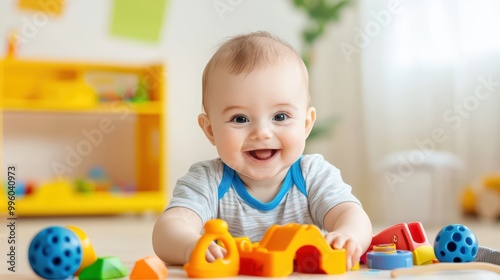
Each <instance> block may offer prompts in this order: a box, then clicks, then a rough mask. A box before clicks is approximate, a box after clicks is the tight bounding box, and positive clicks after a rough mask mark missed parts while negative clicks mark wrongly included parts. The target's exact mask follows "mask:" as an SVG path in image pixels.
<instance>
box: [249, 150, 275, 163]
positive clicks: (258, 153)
mask: <svg viewBox="0 0 500 280" xmlns="http://www.w3.org/2000/svg"><path fill="white" fill-rule="evenodd" d="M277 151H278V150H274V149H262V150H253V151H249V152H248V154H249V155H250V156H251V157H253V158H254V159H257V160H266V159H270V158H272V157H273V156H274V155H275V154H276V152H277Z"/></svg>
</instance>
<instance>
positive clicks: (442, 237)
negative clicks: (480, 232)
mask: <svg viewBox="0 0 500 280" xmlns="http://www.w3.org/2000/svg"><path fill="white" fill-rule="evenodd" d="M477 247H478V243H477V239H476V236H475V235H474V233H473V232H472V231H471V230H470V229H469V228H468V227H466V226H464V225H461V224H451V225H448V226H446V227H444V228H443V229H441V231H440V232H439V233H438V234H437V236H436V239H435V240H434V254H436V258H437V259H438V260H439V261H440V262H473V261H474V260H475V259H476V256H477Z"/></svg>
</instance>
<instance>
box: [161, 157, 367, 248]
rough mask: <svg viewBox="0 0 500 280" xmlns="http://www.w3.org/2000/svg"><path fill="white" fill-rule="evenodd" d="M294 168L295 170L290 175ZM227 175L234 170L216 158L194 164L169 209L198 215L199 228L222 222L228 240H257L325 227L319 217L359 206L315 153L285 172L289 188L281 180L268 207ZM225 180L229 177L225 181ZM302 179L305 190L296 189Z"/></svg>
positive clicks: (349, 190) (179, 181)
mask: <svg viewBox="0 0 500 280" xmlns="http://www.w3.org/2000/svg"><path fill="white" fill-rule="evenodd" d="M294 167H296V168H295V170H296V171H297V172H292V171H293V169H294ZM228 171H229V172H228ZM231 172H234V171H233V170H232V169H230V168H229V167H227V166H225V165H224V163H223V162H222V161H221V159H219V158H218V159H213V160H209V161H203V162H199V163H195V164H193V165H192V166H191V168H190V169H189V172H188V173H187V174H186V175H184V176H183V177H182V178H180V179H179V180H178V181H177V184H176V186H175V188H174V192H173V197H172V200H171V201H170V204H169V205H168V207H167V209H170V208H174V207H185V208H188V209H190V210H192V211H194V212H195V213H196V214H198V215H199V216H200V218H201V220H202V222H203V224H204V223H205V222H207V221H208V220H210V219H215V218H218V219H223V220H225V221H226V222H227V223H228V225H229V232H230V233H231V235H232V236H234V237H238V236H247V237H249V238H250V239H251V240H252V241H253V242H255V241H260V240H261V239H262V237H263V235H264V233H265V232H266V230H267V229H268V228H269V227H270V226H272V225H275V224H280V225H282V224H287V223H299V224H315V225H316V226H318V227H319V228H320V229H323V219H324V217H325V215H326V214H327V213H328V211H329V210H330V209H331V208H332V207H334V206H335V205H337V204H340V203H343V202H348V201H351V202H356V203H358V204H360V202H359V200H358V199H357V198H356V197H354V195H353V194H352V193H351V186H349V185H348V184H346V183H344V182H343V181H342V178H341V176H340V171H339V170H338V169H337V168H336V167H334V166H333V165H331V164H330V163H328V162H327V161H326V160H325V159H324V158H323V157H322V156H321V155H317V154H314V155H304V156H302V157H301V159H300V160H299V161H298V162H297V163H296V164H295V165H294V166H292V168H290V170H289V171H288V174H287V177H289V180H291V181H290V185H291V187H290V188H289V189H288V191H286V189H284V188H285V185H286V181H287V178H285V180H284V182H285V183H283V185H282V187H281V188H282V190H283V191H281V192H280V193H278V195H277V196H276V198H275V199H274V200H273V201H271V202H270V203H267V204H266V203H260V202H258V201H256V200H255V199H254V198H252V197H251V196H250V195H249V194H248V192H247V191H246V190H245V188H244V186H243V185H242V184H241V185H239V184H238V181H239V177H237V175H236V176H235V177H234V178H229V177H230V176H229V175H230V174H231ZM292 174H295V176H292ZM223 177H227V178H225V179H224V182H222V181H223V180H222V179H223ZM228 180H229V181H228ZM301 180H302V185H305V186H304V188H305V190H301V189H300V187H299V186H300V185H301V182H300V181H301ZM228 182H229V184H226V183H228ZM240 182H241V181H240ZM303 183H305V184H303ZM223 185H227V186H228V188H227V191H225V192H224V193H219V191H221V190H222V189H223ZM304 192H305V194H304ZM219 196H222V197H221V198H220V199H219ZM256 204H257V205H256ZM260 206H265V207H260ZM259 208H260V209H259Z"/></svg>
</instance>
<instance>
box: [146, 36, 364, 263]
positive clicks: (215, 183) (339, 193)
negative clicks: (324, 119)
mask: <svg viewBox="0 0 500 280" xmlns="http://www.w3.org/2000/svg"><path fill="white" fill-rule="evenodd" d="M203 108H204V113H202V114H200V115H199V116H198V124H199V126H200V127H201V129H202V130H203V132H204V133H205V135H206V137H207V138H208V140H209V141H210V142H211V143H212V145H214V146H215V147H216V148H217V152H218V154H219V156H220V158H217V159H213V160H208V161H204V162H199V163H196V164H194V165H192V166H191V168H190V169H189V171H188V173H187V174H186V175H185V176H183V177H182V178H180V179H179V180H178V182H177V184H176V186H175V188H174V191H173V197H172V200H171V201H170V204H169V205H168V207H167V210H166V211H165V212H164V213H163V214H162V215H161V216H160V217H159V219H158V221H157V222H156V225H155V227H154V230H153V247H154V250H155V252H156V254H157V255H158V257H160V258H161V259H163V260H164V261H165V262H167V263H170V264H184V263H186V262H187V261H188V260H189V257H190V255H191V252H192V250H193V249H194V246H195V245H196V243H197V241H198V239H199V238H200V236H201V231H202V228H203V225H204V224H205V222H207V221H208V220H210V219H215V218H219V219H223V220H225V221H226V222H227V223H228V225H229V231H230V233H231V235H232V236H234V237H239V236H247V237H249V238H250V239H251V240H252V241H253V242H255V241H259V240H261V239H262V237H263V235H264V233H265V232H266V230H267V229H268V228H269V227H270V226H272V225H274V224H287V223H300V224H315V225H316V226H318V227H319V228H320V229H322V230H323V232H324V234H325V240H326V242H328V244H331V246H332V247H333V248H335V249H340V248H345V250H346V255H347V269H350V268H351V266H352V265H354V264H355V263H356V262H358V261H359V258H360V256H361V254H362V253H364V252H365V251H366V249H367V248H368V246H369V245H370V242H371V238H372V227H371V223H370V220H369V218H368V216H367V214H366V213H365V212H364V211H363V209H362V207H361V206H360V202H359V201H358V200H357V199H356V197H354V196H353V195H352V193H351V187H350V186H349V185H347V184H346V183H344V182H343V181H342V178H341V176H340V171H339V170H338V169H337V168H335V167H334V166H333V165H331V164H330V163H328V162H327V161H325V160H324V159H323V157H322V156H320V155H302V153H303V152H304V147H305V140H306V138H307V136H308V135H309V133H310V132H311V129H312V127H313V125H314V121H315V120H316V110H315V108H313V107H311V106H310V100H309V80H308V74H307V69H306V67H305V65H304V63H303V61H302V60H301V58H300V56H299V55H298V54H297V52H296V51H295V50H293V48H292V47H291V46H289V45H288V44H287V43H285V42H283V41H281V40H279V39H277V38H275V37H273V36H271V35H270V34H268V33H266V32H255V33H251V34H247V35H241V36H237V37H234V38H232V39H230V40H228V41H227V42H225V43H224V44H223V45H222V46H221V47H220V48H219V49H218V50H217V52H216V53H215V54H214V55H213V57H212V58H211V59H210V61H209V62H208V64H207V66H206V67H205V71H204V73H203ZM224 254H225V250H224V249H223V248H221V247H219V246H218V245H217V244H216V243H215V242H214V243H212V244H211V245H210V246H209V248H208V250H207V252H206V259H207V260H208V261H214V260H215V259H217V258H223V257H224Z"/></svg>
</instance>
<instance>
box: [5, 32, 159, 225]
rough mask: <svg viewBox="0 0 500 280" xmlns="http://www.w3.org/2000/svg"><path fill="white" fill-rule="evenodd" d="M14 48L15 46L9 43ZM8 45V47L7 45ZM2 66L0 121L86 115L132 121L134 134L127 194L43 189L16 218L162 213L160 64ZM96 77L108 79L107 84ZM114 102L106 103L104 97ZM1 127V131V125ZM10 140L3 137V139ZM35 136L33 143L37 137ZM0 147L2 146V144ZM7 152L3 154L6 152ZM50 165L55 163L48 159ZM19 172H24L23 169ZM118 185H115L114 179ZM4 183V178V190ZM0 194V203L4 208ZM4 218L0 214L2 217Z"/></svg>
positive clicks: (63, 184)
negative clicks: (5, 117) (18, 116)
mask: <svg viewBox="0 0 500 280" xmlns="http://www.w3.org/2000/svg"><path fill="white" fill-rule="evenodd" d="M12 40H13V39H12ZM11 43H12V44H14V42H11ZM14 53H15V50H14V49H12V50H10V51H9V54H10V56H8V57H6V58H5V59H3V60H0V108H1V109H2V111H3V112H4V114H9V113H11V112H15V113H17V114H24V113H27V114H31V115H32V116H35V117H36V115H35V114H33V113H36V114H44V113H55V114H50V115H49V116H50V117H54V118H58V117H64V115H59V113H60V114H74V113H78V116H81V117H82V118H85V117H86V114H93V115H95V114H100V115H114V116H116V117H117V118H121V117H125V115H127V116H132V117H133V118H134V124H133V125H131V126H130V129H131V131H133V132H134V133H133V134H135V137H134V138H135V139H134V142H135V149H134V151H133V152H132V154H133V156H130V158H125V160H130V161H134V162H135V163H134V168H135V170H134V173H135V176H134V178H135V183H131V184H133V192H128V193H127V194H126V195H119V194H118V195H117V194H116V193H111V192H88V193H85V194H79V193H77V192H75V191H74V190H73V188H72V184H71V183H70V182H69V180H72V179H75V178H68V179H67V180H68V181H58V180H57V179H56V178H55V177H56V176H55V175H54V179H53V180H49V182H45V183H44V182H38V183H39V184H40V185H42V187H39V188H37V189H36V190H34V191H33V193H32V194H30V195H27V196H25V197H19V198H17V199H16V214H17V215H19V216H47V215H87V214H119V213H129V212H135V213H141V212H148V211H154V212H161V211H163V210H164V207H165V204H166V186H165V184H166V180H165V177H166V175H165V171H164V170H166V168H165V160H164V158H165V156H166V155H165V147H166V143H165V142H166V139H165V110H164V103H165V93H164V88H165V84H164V68H163V66H162V65H161V64H146V65H118V64H116V65H111V64H93V63H71V62H57V61H36V60H21V59H17V58H15V57H14ZM102 73H106V75H105V76H103V75H102ZM102 94H106V96H109V95H112V96H114V98H113V99H112V100H110V99H108V98H106V97H103V96H102ZM3 124H5V123H3ZM3 136H4V137H8V136H9V135H5V134H4V135H3ZM36 136H37V135H34V136H33V137H36ZM0 145H2V143H1V142H0ZM4 148H5V147H4ZM52 160H53V159H52ZM18 165H20V166H21V167H22V166H23V163H22V162H19V163H18ZM117 179H118V180H119V179H120V178H117ZM4 180H5V178H2V180H1V181H2V182H3V181H4ZM5 199H6V197H5V192H4V191H3V190H1V191H0V201H2V200H5ZM3 211H5V209H4V210H0V212H3Z"/></svg>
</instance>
